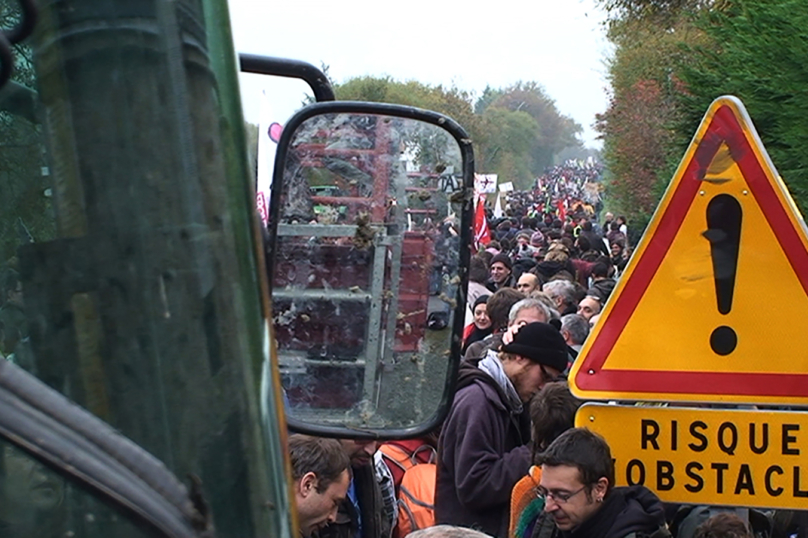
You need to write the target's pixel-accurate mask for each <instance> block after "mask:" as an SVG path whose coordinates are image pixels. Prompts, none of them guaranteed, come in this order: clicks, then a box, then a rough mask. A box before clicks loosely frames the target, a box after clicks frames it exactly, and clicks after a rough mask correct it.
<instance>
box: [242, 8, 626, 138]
mask: <svg viewBox="0 0 808 538" xmlns="http://www.w3.org/2000/svg"><path fill="white" fill-rule="evenodd" d="M229 5H230V16H231V22H232V25H233V36H234V40H235V43H236V49H237V50H238V51H239V52H249V53H253V54H262V55H267V56H280V57H286V58H293V59H296V60H303V61H305V62H309V63H311V64H313V65H315V66H317V67H320V66H321V65H322V64H325V65H327V66H329V74H330V76H331V78H332V79H333V80H335V81H336V82H342V81H345V80H347V79H349V78H351V77H356V76H364V75H373V76H381V75H389V76H391V77H393V78H394V79H397V80H402V81H406V80H410V79H414V80H417V81H419V82H422V83H425V84H430V85H436V84H443V85H446V86H451V85H453V84H454V85H456V86H458V87H459V88H462V89H464V90H469V91H471V92H473V93H474V95H475V96H479V95H480V94H481V93H482V91H483V89H484V88H485V87H486V85H490V86H491V87H494V88H498V87H503V86H507V85H510V84H512V83H514V82H517V81H519V80H525V81H528V80H535V81H537V82H539V83H540V84H542V85H543V86H544V88H545V89H546V90H547V93H548V94H549V96H550V97H551V98H553V99H554V100H555V102H556V105H557V107H558V109H559V110H560V111H561V113H562V114H565V115H568V116H571V117H572V118H574V119H575V121H577V122H578V123H579V124H581V126H582V127H583V128H584V132H583V136H582V139H583V141H584V143H585V144H586V145H587V146H590V147H600V145H601V144H600V142H599V141H596V140H595V136H596V135H595V132H594V130H593V128H592V124H593V122H594V121H595V114H597V113H599V112H603V111H604V110H605V108H606V106H607V102H608V96H607V82H606V80H605V73H606V67H605V60H606V59H607V58H608V55H609V54H610V51H611V47H610V45H609V43H608V42H607V40H606V38H605V35H604V29H603V26H602V22H603V19H604V18H605V15H604V14H603V13H602V12H601V11H600V10H598V9H596V8H595V7H594V2H593V0H532V1H531V0H495V1H489V2H457V1H448V0H407V1H403V2H383V1H379V0H343V1H329V2H321V1H316V2H313V1H302V0H297V1H295V0H290V1H287V2H283V1H281V2H278V1H270V0H229ZM241 86H242V100H243V106H244V113H245V116H246V117H247V119H248V121H252V122H254V123H257V119H258V114H259V106H260V105H259V103H260V95H261V92H262V90H266V91H267V92H268V93H269V94H271V95H272V96H273V99H272V102H273V106H274V107H275V109H273V113H274V114H273V116H274V117H273V119H276V120H277V121H279V122H281V123H282V122H283V121H285V119H286V118H288V116H289V115H291V113H292V112H294V110H295V108H297V107H299V106H300V102H301V101H302V98H303V94H304V92H305V90H306V89H307V86H306V85H305V84H303V83H299V82H296V81H282V82H279V81H277V80H274V79H271V78H270V77H261V76H257V75H242V77H241Z"/></svg>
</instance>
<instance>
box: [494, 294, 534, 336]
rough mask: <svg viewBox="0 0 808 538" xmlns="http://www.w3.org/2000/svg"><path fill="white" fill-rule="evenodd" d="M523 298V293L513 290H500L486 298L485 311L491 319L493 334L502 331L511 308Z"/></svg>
mask: <svg viewBox="0 0 808 538" xmlns="http://www.w3.org/2000/svg"><path fill="white" fill-rule="evenodd" d="M524 298H525V294H524V293H522V292H521V291H518V290H515V289H513V288H501V289H499V290H497V291H496V292H495V293H494V294H493V295H492V296H491V297H489V298H488V302H487V303H486V307H485V311H486V313H488V317H489V318H490V319H491V327H493V329H494V332H499V331H502V330H503V329H505V328H506V327H507V326H508V314H510V312H511V307H512V306H513V305H515V304H516V303H518V302H519V301H521V300H522V299H524Z"/></svg>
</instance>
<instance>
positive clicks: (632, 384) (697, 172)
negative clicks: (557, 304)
mask: <svg viewBox="0 0 808 538" xmlns="http://www.w3.org/2000/svg"><path fill="white" fill-rule="evenodd" d="M803 319H808V239H806V228H805V223H804V221H803V219H802V216H801V215H800V214H799V212H798V210H797V208H796V206H795V205H794V203H793V200H792V199H791V197H790V195H789V194H788V191H787V189H786V187H785V185H784V184H783V182H782V180H781V178H780V177H779V176H778V174H777V172H776V170H775V169H774V166H773V165H772V164H771V162H770V160H769V158H768V155H767V154H766V152H765V149H764V148H763V145H762V144H761V142H760V139H759V138H758V136H757V133H756V132H755V130H754V127H753V126H752V122H751V120H750V119H749V117H748V115H747V113H746V110H745V109H744V108H743V105H742V104H741V103H740V101H738V100H737V99H735V98H732V97H722V98H720V99H717V100H716V101H715V102H714V103H713V104H712V105H711V106H710V109H709V111H708V112H707V114H706V116H705V118H704V120H703V121H702V124H701V126H700V127H699V129H698V132H697V133H696V136H695V137H694V139H693V142H692V143H691V145H690V148H689V149H688V151H687V153H686V155H685V157H684V159H683V161H682V163H681V165H680V166H679V169H678V170H677V172H676V175H675V176H674V179H673V181H672V182H671V185H670V186H669V188H668V191H667V192H666V194H665V196H664V198H663V200H662V202H661V203H660V205H659V207H658V208H657V211H656V213H655V214H654V217H653V219H652V221H651V224H650V225H649V227H648V229H647V231H646V233H645V236H644V237H643V239H642V240H641V242H640V244H639V245H638V247H637V250H636V252H635V254H634V256H633V257H632V260H631V262H630V264H629V266H628V267H627V269H626V271H625V273H624V274H623V276H622V277H621V279H620V282H619V283H618V285H617V287H616V289H615V291H614V293H613V294H612V298H611V299H610V301H609V303H608V304H607V306H606V308H605V310H604V312H603V315H602V316H601V320H600V322H599V323H598V325H597V326H596V327H595V329H594V330H593V333H592V334H591V335H590V336H589V338H588V339H587V342H586V344H585V346H584V348H583V349H582V351H581V354H580V356H579V358H578V360H577V361H576V363H575V365H574V367H573V370H572V372H571V374H570V379H571V381H572V383H571V384H572V389H573V392H574V393H575V394H576V395H578V396H580V397H584V398H603V399H633V400H644V399H647V400H665V401H722V402H726V401H732V402H749V403H755V402H767V403H787V402H789V403H794V402H800V403H808V351H800V349H798V347H799V346H796V345H794V334H795V333H794V325H793V321H794V320H803ZM789 320H790V321H789Z"/></svg>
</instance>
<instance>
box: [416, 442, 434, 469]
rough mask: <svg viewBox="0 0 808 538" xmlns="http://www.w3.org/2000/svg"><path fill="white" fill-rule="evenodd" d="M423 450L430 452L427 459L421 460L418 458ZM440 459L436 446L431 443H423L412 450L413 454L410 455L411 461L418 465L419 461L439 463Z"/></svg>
mask: <svg viewBox="0 0 808 538" xmlns="http://www.w3.org/2000/svg"><path fill="white" fill-rule="evenodd" d="M423 452H429V458H427V460H426V461H420V460H419V459H418V455H419V454H421V453H423ZM437 461H438V451H437V450H435V447H433V446H431V445H421V446H419V447H418V448H416V449H415V450H413V451H412V455H411V456H410V462H412V464H413V465H418V464H419V463H437Z"/></svg>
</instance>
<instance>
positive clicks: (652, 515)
mask: <svg viewBox="0 0 808 538" xmlns="http://www.w3.org/2000/svg"><path fill="white" fill-rule="evenodd" d="M538 460H539V462H540V463H541V480H540V482H539V486H538V487H537V488H536V494H537V495H538V496H539V497H540V498H543V499H544V503H545V504H544V512H545V516H550V517H552V520H553V522H554V523H555V526H556V529H557V530H556V532H555V533H553V534H554V536H558V535H559V534H560V535H561V536H563V537H564V538H583V537H587V538H626V537H629V536H631V537H632V538H640V537H643V538H644V537H648V538H670V532H668V530H667V527H666V526H665V511H664V508H663V506H662V501H660V500H659V498H658V497H657V496H656V495H654V493H653V492H651V490H649V489H648V488H646V487H645V486H629V487H620V488H614V487H612V486H613V485H614V463H613V462H612V455H611V451H610V450H609V445H607V444H606V441H604V440H603V438H601V437H599V436H598V435H596V434H594V433H592V432H590V431H589V430H587V429H584V428H573V429H571V430H567V431H566V432H564V433H563V434H561V435H560V436H559V437H558V438H557V439H556V440H555V441H553V442H552V443H551V444H550V446H549V447H547V450H545V451H544V452H543V453H541V454H540V455H539V457H538ZM558 531H560V532H558ZM534 536H535V533H534Z"/></svg>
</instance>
